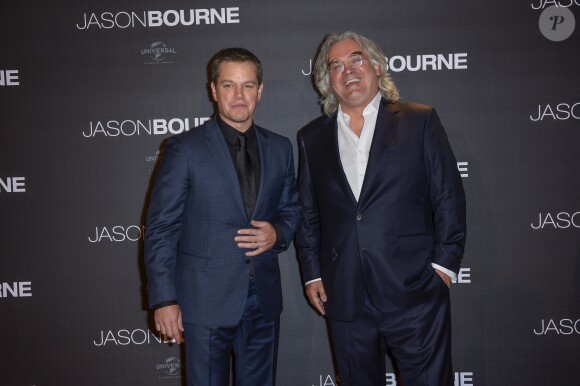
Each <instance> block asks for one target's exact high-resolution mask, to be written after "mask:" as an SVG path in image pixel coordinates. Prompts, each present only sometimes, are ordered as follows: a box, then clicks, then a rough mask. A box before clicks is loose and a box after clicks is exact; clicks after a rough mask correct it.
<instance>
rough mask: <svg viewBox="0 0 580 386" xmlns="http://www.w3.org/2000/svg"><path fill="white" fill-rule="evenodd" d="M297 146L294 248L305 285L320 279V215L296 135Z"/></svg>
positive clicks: (303, 148) (305, 157)
mask: <svg viewBox="0 0 580 386" xmlns="http://www.w3.org/2000/svg"><path fill="white" fill-rule="evenodd" d="M298 146H299V162H298V191H299V193H300V202H301V204H302V215H301V218H300V226H299V227H298V231H297V232H296V248H297V250H298V259H299V260H300V269H301V271H302V279H303V280H304V282H305V283H306V282H309V281H311V280H314V279H318V278H320V262H319V250H320V215H319V211H318V202H317V199H316V194H315V191H314V187H313V185H312V180H311V176H310V169H309V167H308V154H307V151H306V146H305V144H304V138H303V137H302V136H301V135H300V134H298Z"/></svg>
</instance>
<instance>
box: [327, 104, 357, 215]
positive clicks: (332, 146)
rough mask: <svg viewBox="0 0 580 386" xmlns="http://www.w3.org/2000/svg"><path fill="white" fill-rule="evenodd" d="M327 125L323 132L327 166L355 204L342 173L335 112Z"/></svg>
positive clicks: (354, 203) (352, 194) (344, 175)
mask: <svg viewBox="0 0 580 386" xmlns="http://www.w3.org/2000/svg"><path fill="white" fill-rule="evenodd" d="M327 122H328V126H327V128H326V129H325V130H324V132H325V133H329V134H328V135H327V138H326V139H325V141H324V142H325V144H326V162H327V163H328V167H329V169H330V171H331V172H332V174H334V177H335V179H336V181H337V182H338V185H339V186H340V188H341V189H342V190H343V192H344V194H345V195H346V196H347V197H348V198H349V200H350V201H351V203H352V204H353V205H356V198H355V196H354V193H353V192H352V189H351V188H350V185H349V184H348V180H347V179H346V174H344V169H343V167H342V162H341V161H340V152H339V150H338V124H337V122H336V113H335V114H334V115H333V116H332V118H329V119H328V120H327Z"/></svg>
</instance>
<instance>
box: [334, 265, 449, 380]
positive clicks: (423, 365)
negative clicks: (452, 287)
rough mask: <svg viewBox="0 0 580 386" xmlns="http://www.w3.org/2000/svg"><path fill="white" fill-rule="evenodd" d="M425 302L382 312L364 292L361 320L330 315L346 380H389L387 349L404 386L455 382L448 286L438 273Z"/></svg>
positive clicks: (336, 346)
mask: <svg viewBox="0 0 580 386" xmlns="http://www.w3.org/2000/svg"><path fill="white" fill-rule="evenodd" d="M427 290H428V296H427V297H426V298H425V299H424V300H425V301H424V302H421V303H420V304H417V305H414V306H411V307H408V308H406V309H402V310H398V311H394V312H388V313H383V312H381V311H379V310H378V309H377V308H376V307H375V306H374V305H373V303H372V301H371V299H370V298H369V296H368V294H367V295H365V300H364V302H365V304H364V311H363V313H362V315H361V316H360V317H359V319H358V320H356V321H348V322H345V321H339V320H333V319H330V327H331V336H332V340H333V344H334V352H335V357H336V364H337V367H338V374H339V379H340V385H341V386H384V385H385V376H386V375H385V373H386V366H385V355H386V352H387V350H389V351H390V353H391V354H392V356H393V360H394V362H395V363H394V364H395V367H396V369H397V370H398V379H399V380H400V382H399V383H398V385H401V386H453V370H452V364H451V317H450V302H449V289H448V288H447V285H446V284H445V283H444V282H443V280H441V278H440V277H439V275H437V274H436V273H433V278H432V279H431V283H429V286H428V289H427Z"/></svg>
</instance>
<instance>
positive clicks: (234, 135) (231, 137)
mask: <svg viewBox="0 0 580 386" xmlns="http://www.w3.org/2000/svg"><path fill="white" fill-rule="evenodd" d="M216 121H217V124H218V126H219V128H220V130H221V131H222V134H223V135H224V138H225V140H226V142H227V143H229V144H230V145H237V144H238V137H239V136H240V134H242V132H241V131H239V130H236V129H235V128H234V127H232V126H230V125H228V124H227V123H226V122H225V121H224V120H223V119H222V117H220V115H219V114H216ZM244 134H246V136H247V137H248V141H249V140H250V139H251V138H254V137H255V136H256V130H254V124H253V123H252V126H250V128H249V129H248V130H246V131H245V132H244Z"/></svg>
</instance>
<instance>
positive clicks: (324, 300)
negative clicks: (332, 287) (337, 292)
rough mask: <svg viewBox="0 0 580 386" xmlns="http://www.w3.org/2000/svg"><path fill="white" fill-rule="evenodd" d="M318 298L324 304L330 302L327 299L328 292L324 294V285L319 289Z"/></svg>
mask: <svg viewBox="0 0 580 386" xmlns="http://www.w3.org/2000/svg"><path fill="white" fill-rule="evenodd" d="M318 297H319V298H320V300H321V301H322V302H323V303H325V302H326V301H327V300H328V298H327V297H326V292H324V287H323V286H322V285H321V286H320V288H319V289H318Z"/></svg>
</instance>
